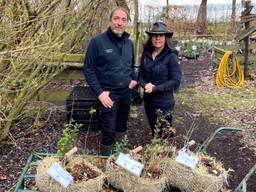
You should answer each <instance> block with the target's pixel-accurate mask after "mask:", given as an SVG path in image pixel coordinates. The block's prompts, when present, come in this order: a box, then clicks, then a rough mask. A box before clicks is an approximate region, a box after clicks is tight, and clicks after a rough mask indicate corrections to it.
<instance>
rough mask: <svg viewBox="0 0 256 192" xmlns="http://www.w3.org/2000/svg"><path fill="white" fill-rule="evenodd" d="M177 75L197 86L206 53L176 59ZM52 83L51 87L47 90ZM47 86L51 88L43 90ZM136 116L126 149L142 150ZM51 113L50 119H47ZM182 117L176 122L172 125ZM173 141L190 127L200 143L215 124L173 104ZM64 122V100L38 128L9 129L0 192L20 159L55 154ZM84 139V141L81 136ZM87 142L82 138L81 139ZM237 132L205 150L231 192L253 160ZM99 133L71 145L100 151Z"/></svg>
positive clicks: (255, 184)
mask: <svg viewBox="0 0 256 192" xmlns="http://www.w3.org/2000/svg"><path fill="white" fill-rule="evenodd" d="M181 66H182V71H183V82H182V86H184V87H185V86H190V87H193V86H196V85H198V83H200V75H202V74H205V72H207V71H209V70H210V64H209V55H207V54H206V55H204V57H202V58H201V59H200V60H191V61H182V62H181ZM75 84H77V82H75V83H74V82H70V84H69V85H65V86H64V87H67V86H74V85H75ZM54 86H56V84H54V83H53V84H52V87H54ZM48 87H51V84H50V85H49V86H48ZM137 109H138V110H137V115H138V116H137V117H132V116H131V117H130V118H129V131H128V139H129V143H130V147H131V148H132V147H136V146H138V145H142V146H145V145H146V144H148V143H150V141H151V139H152V135H151V132H150V128H149V126H148V123H147V120H146V117H145V113H144V109H143V106H139V107H138V108H137ZM49 114H51V115H49ZM180 117H182V119H183V120H182V121H178V119H180ZM174 119H175V120H174V127H175V128H176V131H177V133H176V135H175V137H173V138H171V140H170V141H171V142H172V143H173V144H175V145H177V147H178V148H180V147H182V146H183V144H184V136H185V135H187V134H188V131H189V129H190V128H191V127H194V128H193V130H194V131H193V133H192V135H191V137H190V138H191V139H194V140H195V141H196V142H197V143H202V142H203V141H205V140H206V139H207V138H208V137H209V135H210V134H211V133H213V132H214V131H215V130H216V129H217V128H219V127H221V126H222V125H220V124H214V123H211V122H210V121H209V120H208V119H207V118H205V117H204V116H202V115H198V113H197V112H196V111H193V110H192V109H191V108H189V107H187V106H186V105H184V104H182V103H177V104H176V110H175V115H174ZM65 121H66V113H65V102H60V103H55V104H51V103H48V104H47V108H46V110H45V112H44V113H43V115H42V116H41V117H40V119H39V121H38V126H37V127H38V128H35V129H32V131H31V130H30V132H29V133H26V132H24V131H22V130H24V127H25V126H28V125H30V124H31V122H32V121H30V119H25V120H24V122H21V123H20V124H19V125H17V126H16V127H15V129H13V131H12V133H11V134H10V136H9V138H8V140H6V141H4V142H2V143H1V144H0V192H5V191H9V190H10V189H11V188H12V187H13V186H15V184H16V182H17V179H18V177H19V176H20V175H21V172H22V168H23V167H24V166H25V164H26V159H27V158H28V156H29V155H30V154H31V153H32V152H48V153H51V152H56V146H57V142H58V140H59V138H60V136H61V133H62V128H63V124H64V123H65ZM87 136H88V137H87ZM86 138H87V140H86ZM241 141H242V135H241V134H240V133H230V132H229V133H225V132H224V133H223V134H221V135H220V136H219V137H218V138H216V139H214V140H213V142H212V143H211V144H210V146H209V148H208V149H207V152H208V154H210V155H211V156H214V157H216V158H217V159H218V160H220V161H221V162H222V163H223V164H224V166H225V168H226V169H231V170H232V171H230V172H229V174H230V175H229V179H228V183H229V188H230V189H231V190H234V189H235V188H236V187H237V186H238V184H239V183H240V182H241V180H242V179H243V178H244V177H245V175H246V174H247V173H248V171H249V169H250V168H251V167H252V166H253V165H254V164H255V162H256V155H255V153H254V151H253V150H252V149H249V148H247V147H245V145H244V144H243V143H242V142H241ZM99 143H100V132H97V131H95V132H93V131H91V132H89V133H88V132H87V131H86V130H85V129H81V130H80V131H79V134H78V138H77V146H78V147H79V148H80V149H81V151H80V152H81V153H89V154H98V153H99V148H100V144H99ZM255 189H256V175H254V176H252V177H251V178H250V180H249V181H248V189H247V191H248V192H255V191H256V190H255Z"/></svg>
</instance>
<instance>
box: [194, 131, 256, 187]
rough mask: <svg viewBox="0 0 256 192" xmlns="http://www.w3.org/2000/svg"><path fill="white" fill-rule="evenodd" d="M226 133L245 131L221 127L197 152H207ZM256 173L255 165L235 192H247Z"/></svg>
mask: <svg viewBox="0 0 256 192" xmlns="http://www.w3.org/2000/svg"><path fill="white" fill-rule="evenodd" d="M225 131H227V132H237V131H243V129H241V128H234V127H220V128H218V129H217V130H216V131H215V132H213V133H212V134H211V135H210V136H209V137H208V139H206V141H205V142H204V143H203V144H202V145H200V146H198V147H197V149H196V150H198V151H200V152H205V151H206V149H207V148H208V146H209V144H210V143H211V142H212V141H213V139H214V138H216V137H217V136H218V135H220V134H221V133H222V132H225ZM254 173H256V164H254V165H253V166H252V168H251V169H250V170H249V172H248V173H247V174H246V176H245V177H244V178H243V179H242V181H241V182H240V184H239V185H238V186H237V187H236V189H235V191H234V192H247V181H248V180H249V178H250V177H251V176H252V175H253V174H254Z"/></svg>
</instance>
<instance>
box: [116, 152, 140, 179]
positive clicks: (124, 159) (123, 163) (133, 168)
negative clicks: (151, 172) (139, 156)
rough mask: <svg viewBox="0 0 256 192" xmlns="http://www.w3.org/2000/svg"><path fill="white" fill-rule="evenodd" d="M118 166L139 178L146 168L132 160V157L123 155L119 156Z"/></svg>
mask: <svg viewBox="0 0 256 192" xmlns="http://www.w3.org/2000/svg"><path fill="white" fill-rule="evenodd" d="M116 164H117V165H119V166H120V167H122V168H124V169H125V170H127V171H129V172H131V173H133V174H134V175H136V176H138V177H139V176H140V174H141V172H142V170H143V168H144V165H143V164H142V163H140V162H138V161H135V160H133V159H131V158H130V156H127V155H125V154H123V153H120V154H119V156H118V158H117V160H116Z"/></svg>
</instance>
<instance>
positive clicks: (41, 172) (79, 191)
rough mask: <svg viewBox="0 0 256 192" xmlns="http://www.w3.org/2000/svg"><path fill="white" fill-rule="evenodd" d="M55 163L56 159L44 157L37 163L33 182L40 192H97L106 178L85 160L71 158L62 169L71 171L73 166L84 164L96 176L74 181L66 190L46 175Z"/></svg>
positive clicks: (82, 158) (57, 160)
mask: <svg viewBox="0 0 256 192" xmlns="http://www.w3.org/2000/svg"><path fill="white" fill-rule="evenodd" d="M55 162H59V163H60V161H59V159H58V157H46V158H44V159H43V160H42V161H41V162H40V163H39V166H38V167H37V174H36V179H35V180H36V186H37V187H38V188H39V190H40V191H41V192H98V191H101V190H102V186H103V184H104V180H105V178H106V176H105V174H104V173H103V172H102V171H101V170H100V169H98V168H97V167H96V166H94V165H92V164H91V163H89V162H88V161H87V160H86V158H84V157H73V158H72V159H71V160H70V161H69V163H68V164H67V166H65V167H64V168H65V169H72V168H73V167H74V166H75V165H78V164H85V165H86V166H88V167H89V168H90V169H91V170H93V171H95V172H96V173H97V175H98V176H97V177H95V178H93V179H88V180H87V179H82V180H80V181H74V183H72V184H70V185H69V186H68V187H67V188H63V187H61V185H60V184H59V183H58V182H56V181H55V180H54V179H52V178H51V177H50V176H49V174H48V173H47V170H48V169H49V168H50V166H51V165H52V164H53V163H55Z"/></svg>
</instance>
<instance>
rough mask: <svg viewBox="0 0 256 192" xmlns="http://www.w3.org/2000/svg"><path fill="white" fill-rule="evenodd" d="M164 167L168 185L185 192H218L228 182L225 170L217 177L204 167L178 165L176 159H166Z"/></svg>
mask: <svg viewBox="0 0 256 192" xmlns="http://www.w3.org/2000/svg"><path fill="white" fill-rule="evenodd" d="M209 158H210V157H209ZM162 167H163V169H164V170H165V172H166V174H167V177H168V184H169V185H171V186H174V187H177V188H179V189H180V190H181V191H184V192H206V191H207V192H216V191H219V190H220V189H221V188H222V187H223V185H224V183H225V181H226V172H225V170H224V169H223V168H222V171H221V173H220V175H218V176H215V175H213V174H209V173H208V169H207V167H205V166H204V165H199V167H197V168H195V169H191V168H188V167H186V166H184V165H182V164H180V163H178V162H177V161H176V160H175V158H169V159H166V160H165V161H164V162H163V164H162ZM220 169H221V168H218V170H220Z"/></svg>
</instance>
